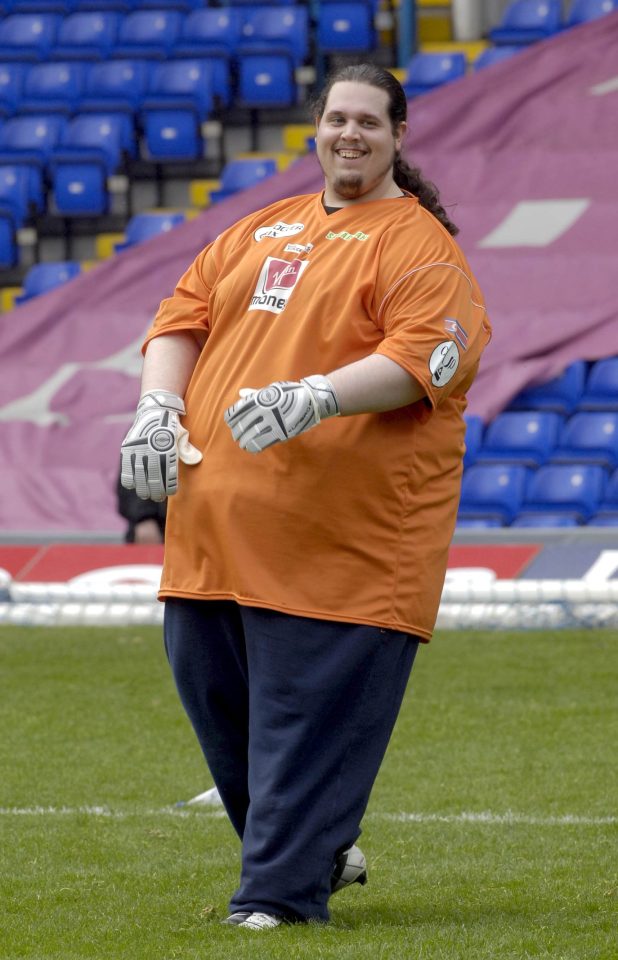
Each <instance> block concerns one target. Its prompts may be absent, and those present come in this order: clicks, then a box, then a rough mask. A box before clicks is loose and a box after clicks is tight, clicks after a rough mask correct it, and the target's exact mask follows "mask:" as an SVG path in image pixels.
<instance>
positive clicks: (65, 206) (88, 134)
mask: <svg viewBox="0 0 618 960" xmlns="http://www.w3.org/2000/svg"><path fill="white" fill-rule="evenodd" d="M127 126H129V127H130V132H131V134H132V124H131V123H130V120H129V119H128V117H127V116H126V114H94V113H92V114H88V113H87V114H81V115H80V116H78V117H75V118H74V119H73V120H72V121H71V122H70V124H69V126H68V127H67V129H66V131H65V133H64V135H63V137H62V142H61V144H60V145H59V146H58V147H57V148H56V149H54V150H52V152H51V155H50V159H49V171H50V175H51V180H52V197H53V202H54V206H55V212H57V213H59V214H61V215H62V216H65V217H76V216H95V215H99V214H104V213H107V212H108V211H109V209H110V195H109V190H108V185H107V178H108V177H109V176H110V175H111V174H112V173H114V172H116V171H118V170H119V169H121V168H122V166H123V163H124V153H125V147H124V145H125V143H126V140H127V136H128V135H130V134H129V133H128V131H127Z"/></svg>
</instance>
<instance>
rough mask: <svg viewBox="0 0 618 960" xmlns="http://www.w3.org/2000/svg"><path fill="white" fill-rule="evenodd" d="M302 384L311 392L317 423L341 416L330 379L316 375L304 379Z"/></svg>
mask: <svg viewBox="0 0 618 960" xmlns="http://www.w3.org/2000/svg"><path fill="white" fill-rule="evenodd" d="M300 382H301V383H302V384H303V385H304V386H305V387H307V389H308V390H309V397H310V400H311V405H312V406H313V412H314V414H315V422H316V423H319V422H320V420H326V419H327V418H328V417H336V416H338V415H339V403H338V401H337V394H336V393H335V388H334V387H333V385H332V383H331V382H330V380H329V379H328V377H324V376H321V375H318V374H314V375H313V376H311V377H303V378H302V379H301V381H300Z"/></svg>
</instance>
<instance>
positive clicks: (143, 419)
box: [120, 390, 202, 501]
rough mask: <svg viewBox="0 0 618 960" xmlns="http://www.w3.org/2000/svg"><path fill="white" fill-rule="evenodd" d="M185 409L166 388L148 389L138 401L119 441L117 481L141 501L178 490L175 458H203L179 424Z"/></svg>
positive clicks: (157, 497)
mask: <svg viewBox="0 0 618 960" xmlns="http://www.w3.org/2000/svg"><path fill="white" fill-rule="evenodd" d="M184 412H185V405H184V403H183V400H182V398H181V397H178V396H176V394H175V393H169V391H167V390H150V391H149V392H148V393H145V394H144V395H143V397H142V398H141V400H140V402H139V404H138V407H137V413H136V415H135V420H134V421H133V426H132V427H131V429H130V430H129V432H128V433H127V435H126V437H125V438H124V440H123V441H122V447H121V452H120V457H121V470H120V482H121V483H122V486H123V487H126V489H127V490H135V492H136V493H137V495H138V497H141V499H142V500H156V501H160V500H165V498H166V497H171V496H172V495H173V494H174V493H176V490H177V489H178V459H179V458H180V460H182V462H183V463H189V464H192V463H199V462H200V460H201V459H202V454H201V453H200V451H199V450H198V449H197V448H196V447H194V446H193V444H191V443H189V434H188V432H187V430H186V429H185V428H184V427H183V426H182V424H181V423H180V416H181V414H183V413H184Z"/></svg>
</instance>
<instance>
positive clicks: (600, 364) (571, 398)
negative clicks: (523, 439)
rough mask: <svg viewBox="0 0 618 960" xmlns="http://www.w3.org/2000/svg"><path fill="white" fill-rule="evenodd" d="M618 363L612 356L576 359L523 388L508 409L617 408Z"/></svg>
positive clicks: (566, 410)
mask: <svg viewBox="0 0 618 960" xmlns="http://www.w3.org/2000/svg"><path fill="white" fill-rule="evenodd" d="M617 390H618V367H617V366H616V360H615V359H608V360H603V361H597V362H596V363H593V364H592V365H591V364H590V363H588V362H587V361H585V360H575V361H574V362H573V363H571V364H569V365H568V366H567V367H566V368H565V370H564V371H563V372H562V373H561V374H560V375H559V376H557V377H554V378H553V379H551V380H548V381H546V382H545V383H541V384H538V385H535V386H531V387H528V388H526V389H525V390H522V391H521V392H520V393H519V394H518V395H517V396H516V397H514V398H513V400H511V403H510V404H509V409H510V410H547V411H553V412H554V413H559V414H562V415H563V416H570V414H572V413H574V412H575V411H576V410H616V409H617V407H616V391H617Z"/></svg>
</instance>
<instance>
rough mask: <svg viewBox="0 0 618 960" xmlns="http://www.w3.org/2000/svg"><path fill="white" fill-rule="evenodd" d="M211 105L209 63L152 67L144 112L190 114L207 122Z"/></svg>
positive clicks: (197, 61)
mask: <svg viewBox="0 0 618 960" xmlns="http://www.w3.org/2000/svg"><path fill="white" fill-rule="evenodd" d="M213 103H214V91H213V76H212V65H211V62H210V61H209V60H200V59H197V58H196V59H186V60H168V61H166V62H165V63H155V64H153V65H152V69H151V72H150V79H149V82H148V92H147V94H146V97H145V99H144V101H143V104H142V107H143V109H144V110H149V109H164V108H166V107H167V108H169V109H172V108H174V107H175V108H176V109H178V110H191V111H192V112H193V113H194V114H195V116H196V117H197V118H198V119H199V120H207V119H208V117H209V116H210V115H211V113H212V110H213Z"/></svg>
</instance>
